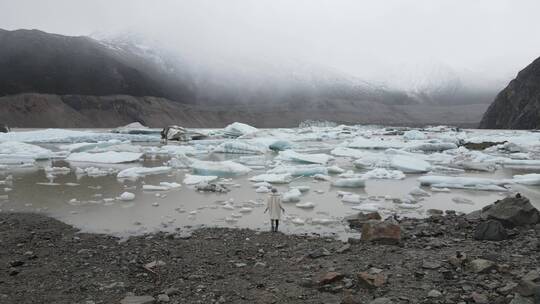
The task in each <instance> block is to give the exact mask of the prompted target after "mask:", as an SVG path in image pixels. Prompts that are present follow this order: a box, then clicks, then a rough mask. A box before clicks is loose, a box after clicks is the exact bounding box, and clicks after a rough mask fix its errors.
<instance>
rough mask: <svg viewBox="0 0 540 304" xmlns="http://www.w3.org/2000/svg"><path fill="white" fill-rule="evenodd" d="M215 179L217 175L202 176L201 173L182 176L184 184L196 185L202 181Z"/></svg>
mask: <svg viewBox="0 0 540 304" xmlns="http://www.w3.org/2000/svg"><path fill="white" fill-rule="evenodd" d="M216 179H218V177H217V176H202V175H191V174H186V176H185V178H184V184H186V185H197V184H200V183H202V182H207V183H209V182H212V181H215V180H216Z"/></svg>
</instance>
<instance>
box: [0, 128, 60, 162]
mask: <svg viewBox="0 0 540 304" xmlns="http://www.w3.org/2000/svg"><path fill="white" fill-rule="evenodd" d="M16 133H18V132H16ZM7 134H12V133H7ZM53 156H54V153H53V152H52V151H51V150H49V149H45V148H42V147H39V146H36V145H32V144H26V143H23V142H16V141H6V142H2V143H0V159H6V160H43V159H50V158H52V157H53ZM0 162H1V161H0Z"/></svg>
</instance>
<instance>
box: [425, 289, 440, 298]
mask: <svg viewBox="0 0 540 304" xmlns="http://www.w3.org/2000/svg"><path fill="white" fill-rule="evenodd" d="M427 296H428V298H440V297H442V293H441V292H440V291H438V290H435V289H433V290H431V291H430V292H428V294H427Z"/></svg>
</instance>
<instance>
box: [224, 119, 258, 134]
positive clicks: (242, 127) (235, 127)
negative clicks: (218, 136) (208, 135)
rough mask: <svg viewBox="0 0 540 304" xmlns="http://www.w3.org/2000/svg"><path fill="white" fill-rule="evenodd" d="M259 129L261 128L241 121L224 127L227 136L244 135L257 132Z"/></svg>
mask: <svg viewBox="0 0 540 304" xmlns="http://www.w3.org/2000/svg"><path fill="white" fill-rule="evenodd" d="M257 131H259V129H257V128H255V127H252V126H250V125H247V124H244V123H241V122H234V123H232V124H230V125H228V126H226V127H225V128H224V129H223V133H224V134H225V135H226V136H231V137H239V136H242V135H247V134H251V133H255V132H257Z"/></svg>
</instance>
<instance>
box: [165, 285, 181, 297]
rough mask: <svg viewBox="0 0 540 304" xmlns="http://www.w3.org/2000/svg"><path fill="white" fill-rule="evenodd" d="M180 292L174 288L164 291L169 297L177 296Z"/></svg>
mask: <svg viewBox="0 0 540 304" xmlns="http://www.w3.org/2000/svg"><path fill="white" fill-rule="evenodd" d="M179 292H180V289H178V288H174V287H169V288H167V289H165V290H164V291H163V293H164V294H166V295H168V296H174V295H175V294H178V293H179Z"/></svg>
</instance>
